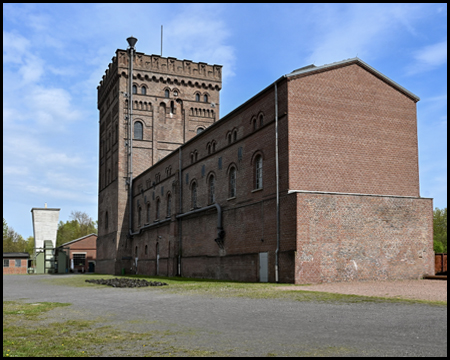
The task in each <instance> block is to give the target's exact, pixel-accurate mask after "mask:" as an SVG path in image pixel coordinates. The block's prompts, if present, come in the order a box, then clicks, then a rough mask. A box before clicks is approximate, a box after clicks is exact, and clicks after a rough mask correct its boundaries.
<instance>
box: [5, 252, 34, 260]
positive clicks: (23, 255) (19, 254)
mask: <svg viewBox="0 0 450 360" xmlns="http://www.w3.org/2000/svg"><path fill="white" fill-rule="evenodd" d="M29 257H30V254H28V253H26V252H4V253H3V258H8V259H13V258H16V259H17V258H24V259H28V258H29Z"/></svg>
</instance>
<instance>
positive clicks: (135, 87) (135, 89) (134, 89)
mask: <svg viewBox="0 0 450 360" xmlns="http://www.w3.org/2000/svg"><path fill="white" fill-rule="evenodd" d="M132 91H133V94H137V86H136V85H133V90H132Z"/></svg>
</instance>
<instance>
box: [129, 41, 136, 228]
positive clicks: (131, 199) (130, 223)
mask: <svg viewBox="0 0 450 360" xmlns="http://www.w3.org/2000/svg"><path fill="white" fill-rule="evenodd" d="M127 41H128V44H129V45H130V46H129V51H130V72H129V81H128V99H129V100H128V117H129V119H128V125H129V128H128V130H129V131H128V135H129V140H128V146H129V148H128V156H129V161H128V165H129V171H128V190H129V193H128V197H129V207H130V208H129V211H128V213H129V226H128V227H129V235H130V236H133V235H136V234H138V233H139V231H137V232H135V233H133V134H132V130H133V129H132V127H133V122H132V115H133V52H134V51H135V48H134V45H135V44H136V42H137V39H136V38H134V37H132V36H130V37H129V38H128V39H127Z"/></svg>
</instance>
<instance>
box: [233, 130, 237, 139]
mask: <svg viewBox="0 0 450 360" xmlns="http://www.w3.org/2000/svg"><path fill="white" fill-rule="evenodd" d="M236 140H237V130H234V131H233V141H236Z"/></svg>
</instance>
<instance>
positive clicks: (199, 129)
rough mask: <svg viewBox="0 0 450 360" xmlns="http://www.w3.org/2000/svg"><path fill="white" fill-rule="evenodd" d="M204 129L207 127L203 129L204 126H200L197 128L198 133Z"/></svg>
mask: <svg viewBox="0 0 450 360" xmlns="http://www.w3.org/2000/svg"><path fill="white" fill-rule="evenodd" d="M203 130H205V129H203V128H202V127H199V128H198V129H197V134H200V133H201V132H202V131H203Z"/></svg>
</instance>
